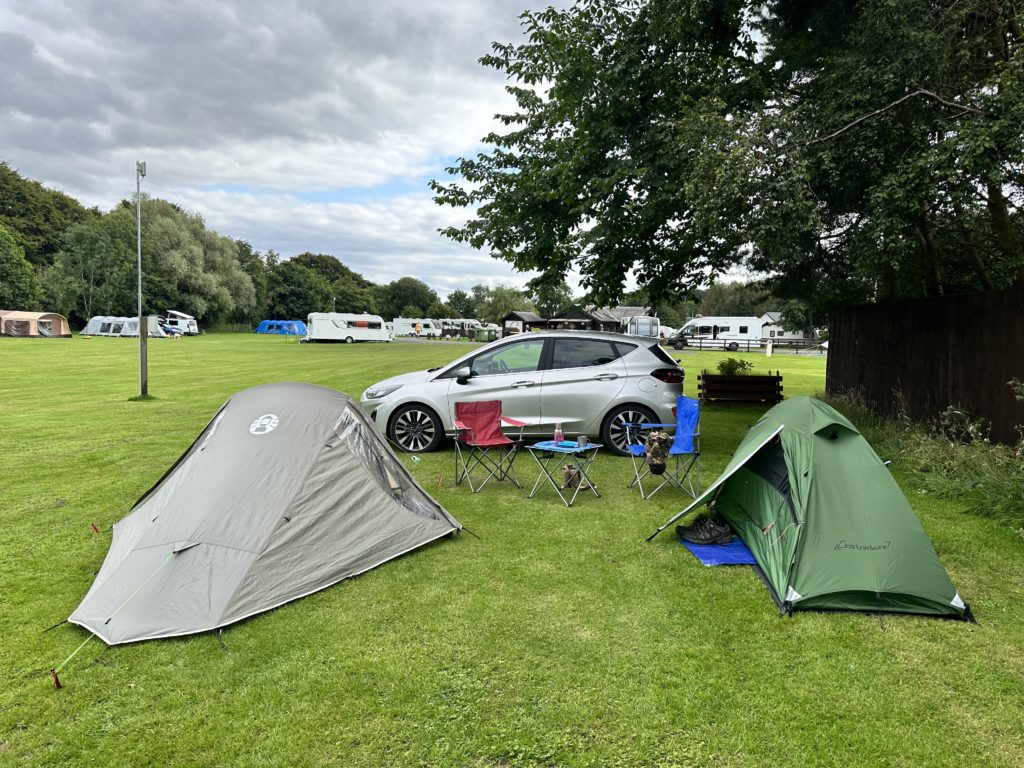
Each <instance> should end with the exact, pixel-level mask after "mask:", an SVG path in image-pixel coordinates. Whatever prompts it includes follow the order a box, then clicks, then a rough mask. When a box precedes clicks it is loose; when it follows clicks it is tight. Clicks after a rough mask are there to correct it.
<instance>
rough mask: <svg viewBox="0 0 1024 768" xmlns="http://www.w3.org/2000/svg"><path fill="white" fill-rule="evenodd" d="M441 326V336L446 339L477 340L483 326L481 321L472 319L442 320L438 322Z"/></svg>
mask: <svg viewBox="0 0 1024 768" xmlns="http://www.w3.org/2000/svg"><path fill="white" fill-rule="evenodd" d="M437 322H439V323H440V324H441V335H442V336H444V337H453V336H456V337H461V338H467V339H474V338H476V334H477V331H479V330H480V329H481V328H482V327H483V326H481V325H480V321H479V320H473V319H471V318H464V317H462V318H450V317H448V318H442V319H440V320H438V321H437Z"/></svg>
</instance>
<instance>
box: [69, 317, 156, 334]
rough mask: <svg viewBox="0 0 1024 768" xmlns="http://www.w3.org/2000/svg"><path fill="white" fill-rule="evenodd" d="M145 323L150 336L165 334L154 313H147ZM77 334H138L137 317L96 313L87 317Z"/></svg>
mask: <svg viewBox="0 0 1024 768" xmlns="http://www.w3.org/2000/svg"><path fill="white" fill-rule="evenodd" d="M146 323H147V325H148V326H149V337H150V338H163V337H164V336H166V335H167V334H166V333H164V332H163V329H162V328H161V327H160V321H159V320H158V318H157V317H156V315H147V316H146ZM78 335H79V336H138V335H139V318H137V317H117V316H111V315H96V316H95V317H92V318H90V319H89V322H88V323H86V324H85V328H83V329H82V330H81V331H80V332H79V334H78Z"/></svg>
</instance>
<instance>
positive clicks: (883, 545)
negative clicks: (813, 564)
mask: <svg viewBox="0 0 1024 768" xmlns="http://www.w3.org/2000/svg"><path fill="white" fill-rule="evenodd" d="M890 544H892V542H891V541H882V542H879V543H878V544H853V543H851V542H848V541H847V540H846V539H840V540H839V543H838V544H836V546H835V548H836V549H837V550H840V549H859V550H863V551H867V552H877V551H879V550H882V549H888V548H889V545H890Z"/></svg>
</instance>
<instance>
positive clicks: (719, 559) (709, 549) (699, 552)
mask: <svg viewBox="0 0 1024 768" xmlns="http://www.w3.org/2000/svg"><path fill="white" fill-rule="evenodd" d="M679 543H680V544H682V545H683V546H684V547H686V548H687V549H688V550H690V551H691V552H692V553H693V556H694V557H696V558H697V559H698V560H700V562H701V564H703V565H757V560H755V559H754V556H753V555H752V554H751V552H750V550H749V549H747V545H746V544H744V543H743V539H741V538H740V537H739V536H736V537H735V538H733V540H732V541H731V542H729V543H728V544H694V543H693V542H690V541H683V540H682V539H680V540H679Z"/></svg>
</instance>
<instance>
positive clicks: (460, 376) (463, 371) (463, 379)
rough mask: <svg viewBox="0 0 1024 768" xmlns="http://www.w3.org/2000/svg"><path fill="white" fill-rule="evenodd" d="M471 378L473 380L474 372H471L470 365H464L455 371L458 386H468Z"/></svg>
mask: <svg viewBox="0 0 1024 768" xmlns="http://www.w3.org/2000/svg"><path fill="white" fill-rule="evenodd" d="M471 378H473V371H472V370H470V368H469V366H468V365H464V366H462V367H461V368H459V369H458V370H457V371H455V383H456V384H468V383H469V380H470V379H471Z"/></svg>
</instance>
